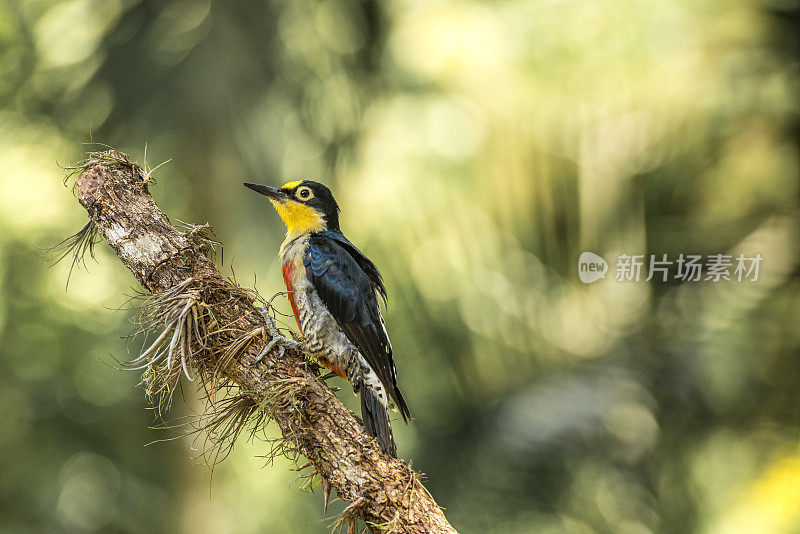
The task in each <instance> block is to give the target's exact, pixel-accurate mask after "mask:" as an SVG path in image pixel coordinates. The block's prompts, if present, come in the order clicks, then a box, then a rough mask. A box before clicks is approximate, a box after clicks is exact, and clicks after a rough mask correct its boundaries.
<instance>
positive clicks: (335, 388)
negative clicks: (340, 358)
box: [318, 371, 342, 393]
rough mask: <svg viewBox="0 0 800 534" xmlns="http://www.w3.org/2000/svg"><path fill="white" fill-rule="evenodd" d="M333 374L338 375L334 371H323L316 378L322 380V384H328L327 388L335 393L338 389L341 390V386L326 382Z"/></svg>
mask: <svg viewBox="0 0 800 534" xmlns="http://www.w3.org/2000/svg"><path fill="white" fill-rule="evenodd" d="M335 376H339V375H337V374H336V373H335V372H333V371H331V372H330V373H325V374H324V375H320V376H319V377H318V378H319V381H320V382H322V383H323V384H325V385H326V386H328V389H330V390H331V391H333V392H334V393H336V392H338V391H341V390H342V388H340V387H339V386H331V385H330V384H328V383H327V382H326V380H329V379H331V378H333V377H335Z"/></svg>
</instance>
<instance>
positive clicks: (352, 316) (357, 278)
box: [244, 180, 411, 457]
mask: <svg viewBox="0 0 800 534" xmlns="http://www.w3.org/2000/svg"><path fill="white" fill-rule="evenodd" d="M244 185H245V186H246V187H248V188H250V189H252V190H253V191H256V192H257V193H260V194H262V195H264V196H265V197H267V199H269V201H270V202H271V203H272V205H273V206H274V207H275V210H276V211H277V212H278V215H280V217H281V219H282V220H283V222H284V223H285V225H286V238H285V239H284V241H283V243H282V244H281V247H280V251H279V257H280V260H281V268H282V272H283V279H284V282H285V283H286V289H287V291H288V297H289V303H290V305H291V308H292V313H293V314H294V318H295V321H296V322H297V326H298V328H299V329H300V334H301V338H300V340H299V341H294V340H290V339H288V338H287V337H285V336H283V335H282V334H280V333H279V332H278V331H277V328H276V327H275V326H274V321H272V319H271V318H270V317H269V315H268V314H267V313H265V311H264V310H263V309H262V310H261V311H262V313H263V314H264V315H265V319H266V320H267V324H268V327H270V332H271V334H272V341H271V342H270V343H269V344H268V345H267V347H266V348H265V349H264V350H263V351H262V353H261V354H260V355H259V358H258V359H257V361H258V360H259V359H261V358H262V357H263V356H264V355H265V354H266V353H267V352H268V351H269V350H271V349H272V347H273V346H275V345H281V346H291V347H295V348H298V349H300V350H301V351H302V352H304V353H306V354H308V355H309V356H311V357H312V358H313V359H314V360H316V361H317V362H319V364H321V365H322V366H324V367H326V368H328V369H330V370H331V372H330V373H328V374H327V375H325V376H324V377H323V379H327V378H331V377H333V376H339V377H341V378H343V379H345V380H347V381H348V382H350V384H351V385H352V386H353V392H354V393H356V394H358V395H359V397H360V401H361V418H362V421H363V424H364V427H365V429H366V431H367V433H369V434H370V435H372V436H374V437H375V438H376V439H377V440H378V444H379V445H380V447H381V449H383V451H384V452H386V453H387V454H389V455H390V456H392V457H397V446H396V444H395V441H394V435H393V433H392V427H391V423H390V421H389V412H388V410H389V408H390V407H392V405H391V404H390V402H393V403H394V407H396V408H397V410H399V412H400V415H401V416H402V418H403V421H404V422H405V423H406V424H407V423H408V420H409V418H410V417H411V412H410V411H409V409H408V405H407V404H406V401H405V399H404V398H403V395H402V393H401V392H400V388H399V387H398V385H397V370H396V368H395V363H394V357H393V354H392V345H391V342H390V341H389V334H388V333H387V331H386V323H385V322H384V320H383V315H382V313H381V307H380V305H379V302H378V300H379V299H380V300H383V303H384V306H385V305H386V303H387V294H386V287H385V286H384V283H383V278H382V277H381V274H380V272H379V271H378V268H377V267H376V266H375V264H374V263H373V262H372V261H370V260H369V258H367V257H366V256H365V255H364V254H363V253H362V252H361V251H360V250H359V249H358V248H356V246H355V245H353V243H351V242H350V240H349V239H347V238H346V237H345V236H344V234H343V233H342V231H341V229H340V228H339V212H340V209H339V205H338V204H337V202H336V199H335V198H334V197H333V193H331V190H330V189H328V187H326V186H325V185H323V184H322V183H320V182H315V181H312V180H298V181H293V182H289V183H287V184H284V185H283V186H281V187H280V188H276V187H271V186H266V185H259V184H253V183H245V184H244Z"/></svg>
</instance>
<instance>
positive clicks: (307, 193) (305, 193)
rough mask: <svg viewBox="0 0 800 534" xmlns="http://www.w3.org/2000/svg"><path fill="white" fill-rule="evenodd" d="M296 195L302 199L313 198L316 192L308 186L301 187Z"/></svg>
mask: <svg viewBox="0 0 800 534" xmlns="http://www.w3.org/2000/svg"><path fill="white" fill-rule="evenodd" d="M295 196H297V198H299V199H300V200H311V199H312V198H313V197H314V193H312V192H311V189H310V188H308V187H300V188H298V189H297V193H295Z"/></svg>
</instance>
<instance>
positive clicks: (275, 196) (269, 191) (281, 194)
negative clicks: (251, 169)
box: [244, 182, 289, 201]
mask: <svg viewBox="0 0 800 534" xmlns="http://www.w3.org/2000/svg"><path fill="white" fill-rule="evenodd" d="M244 186H245V187H249V188H250V189H252V190H253V191H255V192H256V193H261V194H262V195H264V196H265V197H268V198H271V199H272V200H279V201H283V200H286V199H288V198H289V195H287V194H286V192H285V191H283V190H281V189H278V188H277V187H270V186H268V185H259V184H250V183H247V182H245V183H244Z"/></svg>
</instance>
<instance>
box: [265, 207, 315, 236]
mask: <svg viewBox="0 0 800 534" xmlns="http://www.w3.org/2000/svg"><path fill="white" fill-rule="evenodd" d="M270 202H272V205H273V206H275V210H276V211H277V212H278V215H280V216H281V219H283V222H284V223H285V224H286V237H287V238H289V237H295V236H298V235H302V234H308V233H311V232H321V231H323V230H325V219H324V218H323V217H322V215H320V214H319V213H318V212H317V210H315V209H314V208H312V207H311V206H306V205H305V204H301V203H300V202H297V201H295V200H291V199H289V200H286V201H283V202H280V201H277V200H272V199H270Z"/></svg>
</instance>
